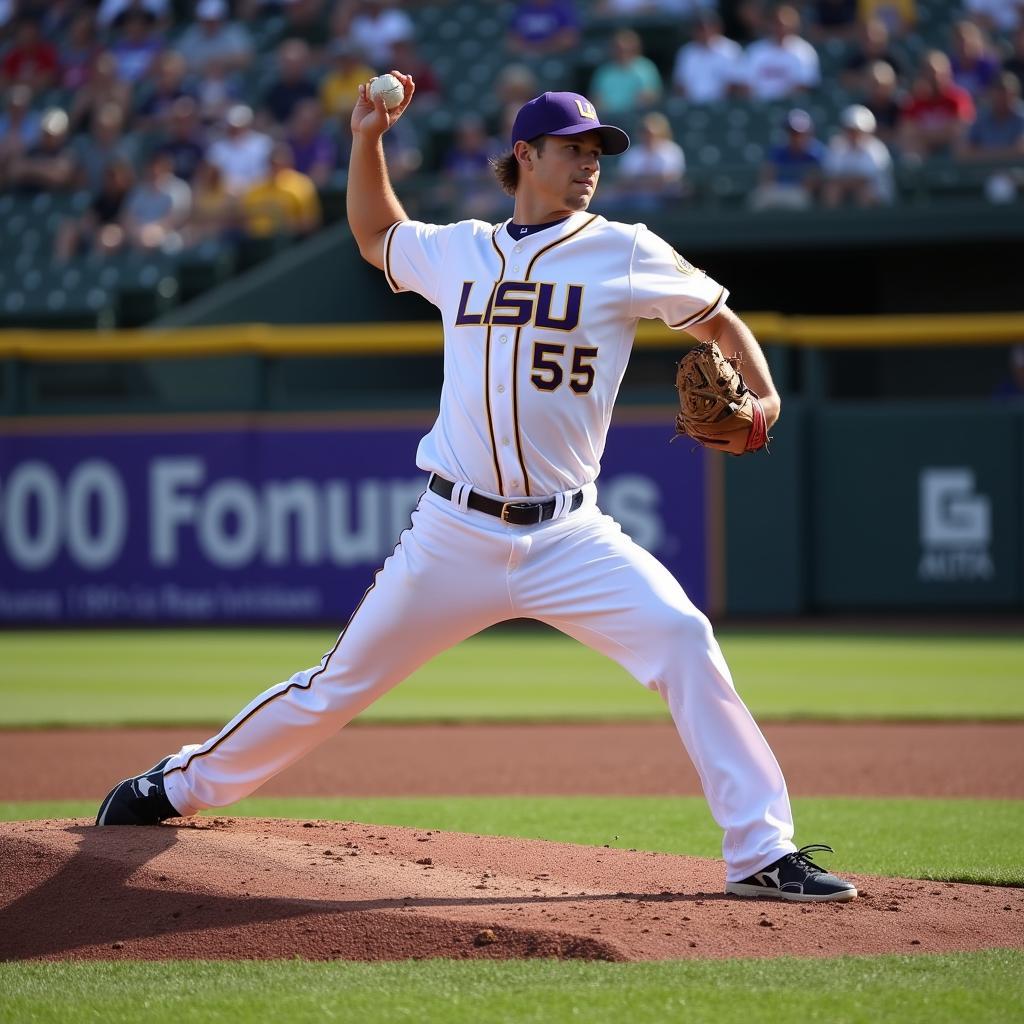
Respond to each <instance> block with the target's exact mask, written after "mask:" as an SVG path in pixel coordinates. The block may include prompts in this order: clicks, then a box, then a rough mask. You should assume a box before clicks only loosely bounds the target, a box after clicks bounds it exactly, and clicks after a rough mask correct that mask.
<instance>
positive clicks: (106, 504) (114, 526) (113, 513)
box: [67, 459, 128, 570]
mask: <svg viewBox="0 0 1024 1024" xmlns="http://www.w3.org/2000/svg"><path fill="white" fill-rule="evenodd" d="M91 499H95V501H96V531H95V533H92V532H90V530H89V502H90V500H91ZM67 517H68V518H67V545H68V553H69V554H70V555H71V557H72V558H73V559H74V560H75V561H76V562H77V563H78V564H79V565H80V566H82V568H84V569H93V570H95V569H105V568H107V566H109V565H110V564H111V563H112V562H113V561H114V560H115V559H116V558H117V556H118V555H120V553H121V549H122V548H123V547H124V541H125V537H126V535H127V533H128V504H127V501H126V500H125V494H124V483H123V482H122V480H121V477H120V474H119V473H118V472H117V470H116V469H115V468H114V467H113V466H112V465H111V464H110V463H109V462H104V461H103V460H102V459H89V460H88V461H87V462H83V463H82V464H81V465H80V466H76V467H75V469H74V471H73V472H72V474H71V477H70V479H69V480H68V489H67Z"/></svg>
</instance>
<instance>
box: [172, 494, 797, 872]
mask: <svg viewBox="0 0 1024 1024" xmlns="http://www.w3.org/2000/svg"><path fill="white" fill-rule="evenodd" d="M595 495H596V488H595V487H594V486H593V485H591V486H589V487H587V488H585V498H584V502H583V505H582V507H581V508H580V509H579V510H577V511H576V512H573V513H569V514H567V515H563V516H562V517H561V518H556V519H552V520H549V521H548V522H545V523H540V524H538V525H536V526H526V527H524V526H511V525H507V524H505V523H503V522H502V521H501V520H499V519H497V518H495V517H493V516H490V515H487V514H485V513H482V512H476V511H472V510H464V509H460V508H458V507H456V506H455V505H453V504H452V503H451V502H450V501H447V500H446V499H444V498H441V497H439V496H438V495H436V494H434V493H432V492H430V491H427V492H426V493H425V494H424V495H423V497H422V498H421V500H420V503H419V506H418V507H417V509H416V511H415V512H414V513H413V517H412V527H411V529H409V530H406V531H405V532H404V533H403V534H402V536H401V538H400V540H399V543H398V546H397V547H396V548H395V551H394V554H392V555H391V556H390V557H389V558H388V559H387V560H386V561H385V563H384V565H383V567H382V568H381V569H380V571H379V572H378V573H377V576H376V578H375V579H374V582H373V584H372V585H371V587H370V589H369V590H368V591H367V592H366V594H365V595H364V597H363V600H362V601H361V602H360V604H359V605H358V607H357V608H356V610H355V612H354V613H353V614H352V617H351V618H350V620H349V622H348V625H347V626H346V627H345V630H344V631H343V632H342V634H341V636H340V637H339V638H338V640H337V642H336V643H335V645H334V648H333V649H332V650H331V651H330V653H328V654H327V655H325V657H324V658H323V660H322V661H321V663H320V664H319V665H318V666H317V667H316V668H310V669H306V670H304V671H302V672H298V673H296V674H295V675H294V676H292V678H291V679H289V680H287V681H286V682H283V683H281V684H279V685H277V686H274V687H272V688H271V689H269V690H267V691H266V692H265V693H263V694H261V695H260V696H259V697H257V698H256V699H255V700H254V701H252V702H251V703H250V704H249V705H248V706H247V707H245V708H244V709H243V710H242V711H241V712H240V713H239V714H238V715H237V716H236V717H235V718H234V719H232V720H231V722H229V723H228V724H227V725H226V726H225V727H224V728H223V729H222V730H221V731H220V732H219V733H218V734H217V735H216V736H213V737H211V738H210V739H209V740H207V741H206V742H205V743H203V744H201V745H199V746H195V745H192V746H187V747H184V748H182V750H181V751H179V753H178V754H176V755H175V756H174V757H173V758H172V759H171V761H170V762H169V763H168V765H167V767H166V769H165V781H166V787H167V796H168V799H169V800H170V801H171V803H172V804H173V805H174V806H175V807H176V808H177V809H178V810H179V811H180V812H181V813H182V814H184V815H188V814H194V813H195V812H197V811H199V810H201V809H203V808H207V807H223V806H226V805H227V804H231V803H233V802H234V801H236V800H240V799H241V798H242V797H245V796H248V795H249V794H250V793H252V792H253V791H254V790H256V789H258V788H259V787H260V786H261V785H263V783H264V782H266V781H267V780H268V779H270V778H272V777H273V776H274V775H276V774H277V773H278V772H280V771H282V770H283V769H284V768H287V767H288V766H289V765H290V764H292V763H293V762H294V761H296V760H298V759H299V758H300V757H302V755H303V754H305V753H306V752H307V751H309V750H311V749H312V748H313V747H315V746H316V745H317V744H318V743H320V742H322V741H323V740H325V739H326V738H327V737H329V736H331V735H333V734H334V733H335V732H337V730H339V729H340V728H341V727H342V726H344V725H345V724H347V723H348V722H349V721H351V720H352V719H353V718H354V717H355V716H356V715H357V714H359V712H360V711H362V710H363V709H364V708H365V707H367V706H368V705H369V704H371V703H373V701H375V700H376V699H377V698H378V697H381V696H382V695H383V694H385V693H386V692H387V691H388V690H390V689H391V688H392V687H393V686H395V685H396V684H397V683H400V682H401V681H402V680H403V679H405V678H406V677H407V676H409V675H410V674H412V672H414V671H415V670H416V669H417V668H419V667H420V666H421V665H422V664H424V662H426V661H428V660H429V659H430V658H432V657H434V655H436V654H439V653H440V652H441V651H444V650H446V649H447V648H449V647H452V646H453V645H455V644H457V643H459V642H460V641H461V640H464V639H465V638H466V637H469V636H472V635H473V634H474V633H477V632H479V631H480V630H482V629H485V628H486V627H487V626H490V625H493V624H494V623H496V622H501V621H504V620H507V619H512V618H522V617H525V618H533V619H539V620H540V621H541V622H546V623H549V624H550V625H552V626H554V627H555V628H556V629H559V630H561V631H562V632H563V633H567V634H568V635H569V636H572V637H575V638H576V639H577V640H579V641H580V642H582V643H584V644H587V645H588V646H589V647H592V648H594V649H595V650H597V651H600V652H601V653H602V654H606V655H607V656H608V657H610V658H613V659H614V660H615V661H617V662H618V663H619V664H620V665H622V666H623V667H624V668H625V669H626V670H627V671H628V672H630V673H631V674H632V675H633V676H635V677H636V679H637V680H639V681H640V682H641V683H642V684H643V685H644V686H646V687H647V688H648V689H652V690H657V691H658V692H659V693H660V694H661V696H662V697H663V698H664V699H665V701H666V702H667V704H668V707H669V710H670V712H671V714H672V719H673V721H674V722H675V725H676V728H677V730H678V732H679V735H680V738H681V739H682V741H683V744H684V745H685V747H686V750H687V752H688V753H689V755H690V757H691V759H692V760H693V763H694V765H695V766H696V769H697V772H698V773H699V775H700V779H701V783H702V785H703V787H704V793H705V795H706V797H707V800H708V803H709V804H710V807H711V812H712V814H713V816H714V818H715V821H717V822H718V824H719V825H720V826H721V828H722V829H723V830H724V832H725V837H724V841H723V846H722V850H723V855H724V857H725V861H726V865H727V879H728V880H729V881H737V880H739V879H742V878H746V877H747V876H748V875H750V874H752V873H753V872H754V871H757V870H759V869H760V868H762V867H764V866H766V865H767V864H769V863H771V862H772V861H773V860H775V859H777V858H778V857H781V856H782V855H783V854H786V853H790V852H792V851H793V850H794V849H795V846H794V845H793V843H792V836H793V821H792V813H791V810H790V805H789V796H788V794H787V791H786V783H785V780H784V779H783V776H782V772H781V770H780V768H779V765H778V762H777V761H776V760H775V757H774V755H773V754H772V752H771V749H770V748H769V746H768V744H767V742H766V741H765V739H764V737H763V736H762V734H761V731H760V730H759V729H758V727H757V724H756V723H755V722H754V720H753V718H752V717H751V715H750V712H749V711H748V710H747V708H746V706H745V705H744V704H743V701H742V700H741V699H740V697H739V695H738V694H737V693H736V690H735V688H734V686H733V682H732V678H731V677H730V675H729V669H728V667H727V666H726V664H725V659H724V658H723V656H722V652H721V650H720V648H719V646H718V642H717V641H716V639H715V637H714V635H713V633H712V630H711V625H710V623H709V622H708V620H707V619H706V618H705V616H704V615H703V614H702V613H701V612H700V611H699V610H698V609H697V608H696V607H695V606H694V605H693V603H692V602H691V601H690V599H689V598H688V597H687V596H686V594H685V593H684V592H683V590H682V588H681V587H680V585H679V583H678V582H677V581H676V579H675V578H674V577H673V576H672V574H671V573H670V572H669V571H668V570H667V569H666V568H665V567H664V566H663V565H661V563H660V562H658V561H657V559H655V558H654V557H653V556H652V555H651V554H649V553H648V552H647V551H645V550H644V549H643V548H641V547H640V546H639V545H637V544H635V543H633V541H632V540H630V538H629V537H627V536H626V535H625V534H623V532H622V530H621V528H620V527H619V525H618V524H617V523H616V522H615V521H614V520H613V519H611V518H610V517H609V516H606V515H603V514H602V513H601V512H600V511H599V510H598V509H597V507H596V497H595Z"/></svg>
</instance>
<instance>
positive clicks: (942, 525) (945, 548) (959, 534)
mask: <svg viewBox="0 0 1024 1024" xmlns="http://www.w3.org/2000/svg"><path fill="white" fill-rule="evenodd" d="M918 495H919V503H918V508H919V515H920V542H921V559H920V562H919V563H918V570H917V575H918V579H920V580H922V581H923V582H927V583H954V582H974V581H980V580H990V579H992V578H993V576H995V566H994V565H993V562H992V551H991V547H992V499H991V498H990V497H989V496H988V495H987V494H979V493H978V492H977V490H976V482H975V478H974V470H973V469H971V468H970V467H968V466H957V467H951V468H942V469H938V468H931V469H922V470H921V476H920V478H919V481H918Z"/></svg>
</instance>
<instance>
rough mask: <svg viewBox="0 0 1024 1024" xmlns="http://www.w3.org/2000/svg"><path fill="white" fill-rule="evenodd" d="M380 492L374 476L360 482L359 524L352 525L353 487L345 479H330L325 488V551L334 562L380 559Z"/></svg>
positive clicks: (351, 563)
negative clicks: (356, 525) (356, 527)
mask: <svg viewBox="0 0 1024 1024" xmlns="http://www.w3.org/2000/svg"><path fill="white" fill-rule="evenodd" d="M382 499H383V495H382V493H381V485H380V482H379V481H377V480H362V481H360V483H359V526H358V530H357V529H354V524H353V519H354V518H355V516H354V515H353V508H352V506H353V499H352V490H351V488H350V487H349V485H348V482H347V481H345V480H332V481H331V482H330V483H329V484H327V486H326V487H325V488H324V503H325V505H326V507H327V513H326V515H325V517H324V518H325V526H326V534H327V553H328V555H329V556H330V559H331V561H332V562H334V564H335V565H356V564H358V563H360V562H370V563H373V562H376V561H379V556H380V548H381V538H380V524H381V520H382V519H383V518H384V517H383V511H384V508H383V500H382Z"/></svg>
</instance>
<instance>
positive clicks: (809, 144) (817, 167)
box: [750, 108, 826, 210]
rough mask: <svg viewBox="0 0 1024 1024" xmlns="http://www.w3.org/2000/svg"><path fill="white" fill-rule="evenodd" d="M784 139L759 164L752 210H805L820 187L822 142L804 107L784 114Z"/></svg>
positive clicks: (751, 201) (815, 196) (810, 204)
mask: <svg viewBox="0 0 1024 1024" xmlns="http://www.w3.org/2000/svg"><path fill="white" fill-rule="evenodd" d="M783 128H784V130H785V133H786V138H785V141H784V142H780V143H778V144H776V145H774V146H772V147H771V148H770V149H769V150H768V156H767V159H766V160H765V162H764V163H763V164H762V165H761V175H760V182H759V184H758V186H757V188H756V189H755V190H754V193H753V195H752V196H751V200H750V205H751V208H752V209H754V210H807V209H810V207H811V206H813V205H814V203H815V200H816V199H817V197H818V192H819V190H820V188H821V179H822V172H823V169H824V166H825V154H826V150H825V145H824V143H822V142H821V140H820V139H818V138H817V137H816V136H815V134H814V122H813V121H812V120H811V115H810V114H808V113H807V111H806V110H800V109H798V108H797V109H793V110H790V111H789V113H788V114H786V118H785V121H784V123H783Z"/></svg>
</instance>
